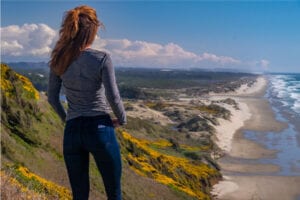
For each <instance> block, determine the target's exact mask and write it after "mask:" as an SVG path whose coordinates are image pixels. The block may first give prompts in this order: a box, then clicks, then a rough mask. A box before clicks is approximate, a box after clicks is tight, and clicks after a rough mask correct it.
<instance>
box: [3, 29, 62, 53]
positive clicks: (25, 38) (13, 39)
mask: <svg viewBox="0 0 300 200" xmlns="http://www.w3.org/2000/svg"><path fill="white" fill-rule="evenodd" d="M0 30H1V50H2V52H1V54H2V55H3V56H4V57H5V56H12V57H18V56H22V57H26V56H31V57H42V58H47V57H49V54H50V52H51V49H52V47H53V44H54V41H55V40H54V39H55V38H56V36H57V32H56V31H55V30H53V29H52V28H50V27H49V26H47V25H46V24H24V25H23V26H17V25H11V26H7V27H3V28H2V27H1V29H0Z"/></svg>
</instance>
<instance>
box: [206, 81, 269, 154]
mask: <svg viewBox="0 0 300 200" xmlns="http://www.w3.org/2000/svg"><path fill="white" fill-rule="evenodd" d="M266 87H267V80H266V79H265V78H263V77H261V76H260V77H258V78H257V82H255V83H254V84H253V85H252V86H251V87H248V86H246V84H244V85H241V86H240V88H238V89H237V90H236V91H235V92H229V93H225V94H215V93H210V94H209V99H210V100H214V101H218V100H222V99H224V98H231V99H233V100H235V101H236V102H237V104H238V108H239V109H238V110H237V109H235V108H234V107H233V106H230V105H227V104H220V105H221V106H222V107H225V108H226V109H228V110H229V111H230V112H231V119H230V121H228V120H223V119H219V121H220V125H219V126H215V129H216V141H215V142H216V143H217V145H218V146H219V147H220V148H221V149H222V150H223V151H224V152H225V153H229V152H230V151H231V150H232V140H233V138H234V136H235V135H236V133H237V132H238V131H239V130H240V129H241V128H242V127H243V126H244V125H245V123H246V122H247V120H249V119H250V118H251V117H252V116H253V113H252V112H251V109H250V108H249V105H248V102H247V101H245V99H244V98H245V97H247V98H249V97H253V96H257V95H259V96H260V95H261V94H262V93H264V91H265V89H266Z"/></svg>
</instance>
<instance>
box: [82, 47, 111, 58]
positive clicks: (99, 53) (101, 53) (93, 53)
mask: <svg viewBox="0 0 300 200" xmlns="http://www.w3.org/2000/svg"><path fill="white" fill-rule="evenodd" d="M85 53H86V54H88V55H89V56H91V57H93V58H96V59H97V60H102V59H104V58H105V57H107V56H109V53H107V52H105V51H102V50H98V49H93V48H88V49H86V50H85Z"/></svg>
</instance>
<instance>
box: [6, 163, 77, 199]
mask: <svg viewBox="0 0 300 200" xmlns="http://www.w3.org/2000/svg"><path fill="white" fill-rule="evenodd" d="M9 169H10V170H12V173H13V177H9V182H10V183H11V184H12V185H14V186H15V187H16V188H18V189H19V190H20V191H21V192H24V193H28V195H27V196H31V197H32V198H28V199H34V198H33V197H34V196H37V197H39V198H38V199H45V200H46V199H62V200H70V199H71V192H70V191H69V190H68V189H67V188H65V187H62V186H59V185H57V184H56V183H53V182H51V181H48V180H46V179H44V178H42V177H40V176H38V175H36V174H34V173H32V172H30V171H29V169H27V168H26V167H24V166H10V167H9ZM3 174H4V172H3V171H1V176H2V175H3ZM25 199H27V198H25Z"/></svg>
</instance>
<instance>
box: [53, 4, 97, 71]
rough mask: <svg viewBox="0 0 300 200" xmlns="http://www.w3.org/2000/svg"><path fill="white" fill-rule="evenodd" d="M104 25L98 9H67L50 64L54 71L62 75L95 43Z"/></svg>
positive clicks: (82, 7) (87, 7) (86, 7)
mask: <svg viewBox="0 0 300 200" xmlns="http://www.w3.org/2000/svg"><path fill="white" fill-rule="evenodd" d="M102 25H103V24H102V23H101V22H100V21H99V20H98V18H97V14H96V10H95V9H93V8H91V7H89V6H86V5H83V6H78V7H76V8H74V9H72V10H69V11H67V12H66V13H65V15H64V19H63V22H62V25H61V28H60V31H59V39H58V41H57V43H56V45H55V47H54V49H53V51H52V53H51V58H50V62H49V65H50V68H51V69H52V71H53V72H54V73H55V74H57V75H59V76H60V75H62V74H63V73H64V72H65V71H66V70H67V68H68V67H69V65H70V64H71V63H72V62H73V61H74V60H75V59H76V58H77V57H78V56H79V55H80V52H81V51H82V50H84V49H85V48H86V47H87V46H89V45H91V44H92V43H93V41H94V39H95V37H96V34H97V31H98V27H99V26H102Z"/></svg>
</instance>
